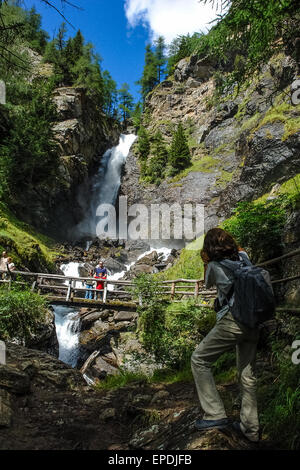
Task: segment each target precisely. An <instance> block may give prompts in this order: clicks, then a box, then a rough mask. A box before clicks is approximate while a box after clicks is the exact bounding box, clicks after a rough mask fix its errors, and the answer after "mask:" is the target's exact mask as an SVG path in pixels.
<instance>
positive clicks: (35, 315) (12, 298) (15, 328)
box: [0, 287, 46, 342]
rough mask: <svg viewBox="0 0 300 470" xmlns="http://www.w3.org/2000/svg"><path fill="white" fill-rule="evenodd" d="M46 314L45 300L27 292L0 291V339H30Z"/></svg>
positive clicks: (14, 289)
mask: <svg viewBox="0 0 300 470" xmlns="http://www.w3.org/2000/svg"><path fill="white" fill-rule="evenodd" d="M45 314H46V299H45V298H43V297H41V296H40V295H38V294H36V293H33V292H31V291H29V290H27V289H26V290H19V289H16V288H13V289H12V290H8V289H6V287H4V288H1V289H0V338H1V339H4V340H7V339H12V338H14V339H18V340H21V341H22V342H26V340H28V339H30V337H31V336H32V335H33V334H34V333H35V331H36V328H37V326H38V325H39V323H40V322H41V321H42V320H43V319H44V317H45Z"/></svg>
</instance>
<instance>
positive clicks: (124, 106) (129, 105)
mask: <svg viewBox="0 0 300 470" xmlns="http://www.w3.org/2000/svg"><path fill="white" fill-rule="evenodd" d="M118 93H119V101H120V104H119V108H120V110H121V114H122V119H123V124H124V126H126V124H127V121H128V119H129V118H130V116H131V112H132V110H133V96H132V95H131V94H130V92H129V85H128V83H123V85H122V87H121V88H120V90H118Z"/></svg>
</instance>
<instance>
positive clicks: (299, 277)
mask: <svg viewBox="0 0 300 470" xmlns="http://www.w3.org/2000/svg"><path fill="white" fill-rule="evenodd" d="M295 279H300V274H297V276H292V277H286V278H285V279H278V280H276V281H272V284H278V283H280V282H287V281H294V280H295Z"/></svg>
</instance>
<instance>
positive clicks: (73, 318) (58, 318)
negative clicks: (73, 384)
mask: <svg viewBox="0 0 300 470" xmlns="http://www.w3.org/2000/svg"><path fill="white" fill-rule="evenodd" d="M53 310H54V315H55V326H56V334H57V339H58V344H59V359H60V360H61V361H63V362H65V363H66V364H69V365H70V366H72V367H76V365H77V361H78V345H79V323H80V320H79V318H78V312H76V311H74V309H72V308H69V307H63V306H60V305H55V306H53Z"/></svg>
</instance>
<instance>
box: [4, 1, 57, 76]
mask: <svg viewBox="0 0 300 470" xmlns="http://www.w3.org/2000/svg"><path fill="white" fill-rule="evenodd" d="M19 4H20V2H15V1H7V2H2V1H1V2H0V66H1V68H2V67H5V68H6V67H18V68H20V69H26V68H27V69H28V68H29V63H28V61H24V58H23V54H22V53H21V52H20V45H21V44H22V46H23V47H24V45H25V46H28V47H30V48H31V49H33V50H35V51H37V52H38V53H40V54H42V53H43V52H44V49H45V46H46V42H47V39H48V37H49V36H48V34H47V33H46V32H45V31H44V30H42V29H41V16H40V15H39V14H37V13H36V10H35V8H34V7H33V8H31V9H30V10H25V9H23V8H21V7H20V5H19Z"/></svg>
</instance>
